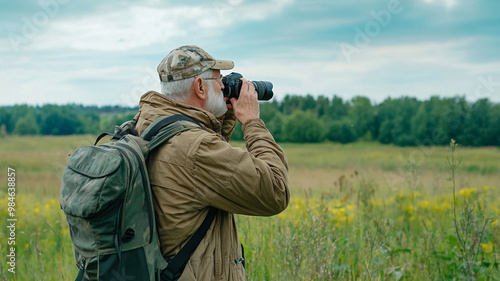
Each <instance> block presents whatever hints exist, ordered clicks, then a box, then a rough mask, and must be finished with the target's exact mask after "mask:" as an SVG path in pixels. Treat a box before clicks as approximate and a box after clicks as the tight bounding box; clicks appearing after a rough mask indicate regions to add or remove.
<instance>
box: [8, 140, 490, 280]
mask: <svg viewBox="0 0 500 281" xmlns="http://www.w3.org/2000/svg"><path fill="white" fill-rule="evenodd" d="M94 139H95V137H94V136H89V135H80V136H68V137H49V136H44V137H42V136H36V137H17V136H8V137H3V138H0V167H2V169H1V171H0V187H1V189H0V221H1V223H2V224H3V225H4V226H2V227H1V229H2V230H1V231H0V245H1V247H0V256H1V262H0V280H23V281H24V280H74V279H75V277H76V274H77V269H76V266H75V261H74V256H73V252H72V251H73V250H72V244H71V240H70V238H69V231H68V227H67V223H66V220H65V217H64V214H63V213H62V211H61V210H60V207H59V185H60V178H61V175H62V172H63V170H64V168H65V166H66V164H67V161H68V158H69V157H68V155H69V154H70V153H71V152H72V151H73V150H74V149H76V148H77V147H78V146H81V145H92V144H93V141H94ZM235 145H238V146H241V147H244V144H242V143H235ZM282 147H283V148H284V149H285V151H286V154H287V157H288V161H289V168H290V177H289V180H290V188H291V202H290V205H289V207H288V208H287V209H286V210H285V211H284V212H283V213H281V214H279V215H277V216H273V217H246V216H237V218H236V219H237V223H238V227H239V228H238V230H239V236H240V240H241V242H242V243H243V244H244V246H245V255H246V257H245V258H246V268H247V277H248V280H258V281H261V280H287V281H289V280H353V281H354V280H356V281H357V280H500V265H499V264H500V224H499V223H498V219H499V214H500V149H499V148H497V147H483V148H468V147H461V146H458V147H456V146H455V145H453V146H451V147H450V146H448V147H446V146H432V147H404V148H402V147H396V146H392V145H381V144H376V143H362V142H359V143H351V144H345V145H341V144H336V143H328V142H327V143H321V144H290V143H283V144H282ZM9 168H10V171H15V181H14V180H13V179H12V177H14V176H13V175H10V177H9V175H8V172H9ZM12 182H15V200H14V203H15V206H14V209H11V210H10V211H12V212H13V216H11V213H12V212H10V211H9V209H8V207H9V202H10V203H11V201H12V200H10V199H9V195H8V186H9V183H12ZM10 185H12V184H10ZM11 197H12V196H11ZM11 206H12V203H11ZM12 218H15V219H17V221H15V226H16V228H15V236H14V237H15V238H14V239H11V240H9V237H11V236H12V233H11V231H10V229H9V228H7V226H9V223H10V221H8V219H12ZM12 240H14V241H15V245H11V244H9V243H10V241H12ZM12 246H14V247H15V269H14V270H12V266H11V265H10V264H9V263H8V262H9V259H10V258H9V257H8V255H11V251H10V248H11V247H12ZM9 270H11V271H15V273H12V272H11V271H9Z"/></svg>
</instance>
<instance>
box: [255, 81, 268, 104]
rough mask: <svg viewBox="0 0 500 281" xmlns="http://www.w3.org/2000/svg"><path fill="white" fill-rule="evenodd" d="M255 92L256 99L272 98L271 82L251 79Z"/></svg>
mask: <svg viewBox="0 0 500 281" xmlns="http://www.w3.org/2000/svg"><path fill="white" fill-rule="evenodd" d="M252 84H253V85H254V87H255V91H256V92H257V99H258V100H270V99H272V98H273V84H272V83H271V82H267V81H252Z"/></svg>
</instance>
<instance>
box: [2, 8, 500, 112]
mask: <svg viewBox="0 0 500 281" xmlns="http://www.w3.org/2000/svg"><path fill="white" fill-rule="evenodd" d="M498 11H500V1H498V0H380V1H378V0H377V1H373V0H330V1H325V0H268V1H250V0H209V1H160V0H134V1H132V0H124V1H97V0H87V1H76V0H38V1H34V0H23V1H12V0H0V93H1V98H0V106H2V105H14V104H29V105H44V104H68V103H76V104H84V105H97V106H104V105H121V106H137V105H138V101H139V98H140V96H141V95H142V94H144V93H145V92H147V91H149V90H156V91H159V89H160V86H159V80H158V73H157V72H156V67H157V65H158V64H159V63H160V61H161V60H162V59H163V58H164V57H165V56H166V55H167V54H168V53H169V52H170V51H171V50H173V49H175V48H177V47H179V46H182V45H197V46H200V47H201V48H203V49H204V50H206V51H207V52H208V53H209V54H211V55H212V56H213V57H215V58H216V59H227V60H232V61H234V63H235V67H234V69H233V70H232V71H235V72H239V73H241V74H242V75H243V76H244V77H245V78H247V79H249V80H264V81H270V82H272V83H273V85H274V89H273V90H274V98H275V99H278V100H282V99H283V97H284V96H286V95H287V94H290V95H307V94H309V95H312V96H314V97H317V96H327V97H332V96H333V95H337V96H339V97H341V98H343V99H344V100H351V99H352V98H353V97H355V96H364V97H368V98H369V99H370V100H371V101H372V103H374V104H376V103H381V102H383V101H384V100H385V99H387V98H398V97H402V96H409V97H416V98H418V99H420V100H427V99H429V98H430V97H431V96H440V97H455V96H464V97H465V98H466V99H467V100H469V101H471V102H473V101H475V100H477V99H480V98H488V99H489V100H490V101H493V102H496V103H498V102H500V13H499V12H498ZM230 72H231V71H223V72H222V74H223V75H226V74H229V73H230Z"/></svg>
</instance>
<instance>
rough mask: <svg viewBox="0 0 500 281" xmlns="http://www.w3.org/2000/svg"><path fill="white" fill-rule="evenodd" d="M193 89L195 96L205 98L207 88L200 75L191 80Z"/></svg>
mask: <svg viewBox="0 0 500 281" xmlns="http://www.w3.org/2000/svg"><path fill="white" fill-rule="evenodd" d="M193 88H194V89H193V91H194V94H195V95H196V97H197V98H199V99H202V100H205V99H206V98H207V96H208V89H207V86H206V85H205V83H203V79H201V78H200V77H196V79H194V82H193Z"/></svg>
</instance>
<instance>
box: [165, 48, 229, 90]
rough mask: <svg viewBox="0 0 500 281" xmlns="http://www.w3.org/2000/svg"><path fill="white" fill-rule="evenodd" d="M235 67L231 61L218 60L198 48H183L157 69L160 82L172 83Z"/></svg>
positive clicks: (173, 53) (172, 52) (166, 58)
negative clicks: (209, 71) (212, 70)
mask: <svg viewBox="0 0 500 281" xmlns="http://www.w3.org/2000/svg"><path fill="white" fill-rule="evenodd" d="M233 67H234V63H233V62H232V61H229V60H216V59H214V58H213V57H212V56H211V55H209V54H208V53H207V52H205V50H203V49H202V48H200V47H197V46H192V45H189V46H182V47H179V48H177V49H174V50H173V51H171V52H170V53H169V54H168V55H167V56H166V57H165V58H164V59H163V60H162V61H161V62H160V64H159V65H158V67H157V68H156V69H157V70H158V74H159V75H160V81H163V82H170V81H177V80H182V79H186V78H191V77H194V76H196V75H198V74H200V73H203V72H205V71H207V70H209V69H221V70H228V69H232V68H233Z"/></svg>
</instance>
